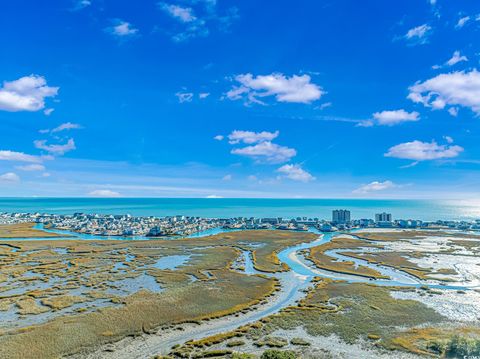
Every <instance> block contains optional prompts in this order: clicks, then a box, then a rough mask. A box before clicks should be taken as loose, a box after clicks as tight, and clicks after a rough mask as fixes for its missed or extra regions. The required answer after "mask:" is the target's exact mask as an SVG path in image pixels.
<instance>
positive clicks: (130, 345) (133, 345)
mask: <svg viewBox="0 0 480 359" xmlns="http://www.w3.org/2000/svg"><path fill="white" fill-rule="evenodd" d="M309 231H310V232H313V233H317V234H319V237H318V238H317V239H316V240H315V241H312V242H309V243H302V244H299V245H296V246H293V247H289V248H286V249H284V250H282V251H281V252H279V253H278V258H279V260H280V261H281V262H282V263H285V264H287V265H288V266H289V267H290V269H291V270H290V271H289V272H285V273H272V274H268V275H269V276H272V277H276V278H278V279H279V280H280V282H281V286H282V290H281V291H280V292H279V293H278V294H277V295H276V296H275V297H273V298H272V299H270V300H269V302H268V303H267V304H265V305H261V306H258V308H255V309H253V310H251V311H249V312H248V313H245V314H242V315H240V316H231V317H228V318H220V319H217V320H212V321H210V322H208V323H203V324H201V325H196V326H192V325H190V326H189V327H188V328H185V330H184V331H178V330H172V331H169V332H163V333H161V335H146V336H144V337H142V339H141V340H140V341H139V340H135V339H134V340H131V339H128V340H127V341H124V342H123V343H120V344H118V345H117V350H115V352H114V353H112V355H111V356H110V354H107V353H105V352H103V351H102V352H96V353H93V354H92V355H90V356H88V358H100V357H101V358H107V359H108V358H116V359H119V358H125V359H126V358H131V357H133V356H134V357H138V358H143V357H145V358H149V357H151V355H154V354H159V353H161V354H166V353H168V352H169V351H170V349H171V347H172V346H174V345H176V344H183V343H184V342H186V341H188V340H192V339H193V340H198V339H201V338H205V337H208V336H211V335H215V334H219V333H222V332H227V331H231V330H234V329H236V328H238V327H239V326H242V325H246V324H250V323H253V322H255V321H258V320H260V319H262V318H264V317H267V316H269V315H272V314H274V313H277V312H279V311H280V310H281V309H283V308H285V307H287V306H289V305H292V304H294V303H295V302H296V301H298V300H299V299H301V298H302V297H303V296H304V295H305V294H304V290H305V289H306V288H308V287H309V286H310V285H311V281H312V279H313V278H314V277H324V278H331V279H334V280H344V281H347V282H351V283H372V284H376V285H381V286H404V287H412V288H419V287H429V288H436V289H444V290H469V289H474V288H476V287H474V286H471V287H468V286H456V285H443V284H438V283H435V284H432V283H427V282H425V281H421V280H419V279H417V278H415V277H413V276H411V275H410V274H408V273H405V272H403V271H400V270H397V269H394V268H390V267H386V266H381V265H376V264H372V263H369V262H367V261H364V260H361V259H352V258H350V257H346V256H343V255H342V254H340V253H339V252H340V251H336V250H332V251H329V253H328V255H330V256H332V257H334V258H336V259H337V260H339V261H345V260H348V261H354V263H355V264H356V265H362V266H366V267H369V268H372V269H374V270H376V271H378V272H380V273H382V274H384V275H386V276H388V277H390V278H391V279H382V280H372V279H369V278H366V277H361V276H355V275H348V274H342V273H336V272H330V271H326V270H320V269H318V268H316V267H315V266H314V264H313V263H310V262H309V261H307V260H306V259H305V258H304V256H303V255H302V254H301V252H302V251H303V250H305V249H309V248H312V247H315V246H318V245H322V244H325V243H328V242H329V241H330V240H331V239H332V238H333V237H335V236H336V235H338V234H340V233H339V232H331V233H323V234H322V233H320V232H318V231H317V230H316V229H313V228H312V229H310V230H309ZM216 232H217V233H218V231H216ZM242 256H243V261H244V268H245V269H244V273H245V274H248V275H256V274H260V273H261V272H258V271H256V270H255V269H254V266H253V263H252V259H251V253H250V252H249V251H244V252H243V253H242ZM261 274H263V275H265V273H261Z"/></svg>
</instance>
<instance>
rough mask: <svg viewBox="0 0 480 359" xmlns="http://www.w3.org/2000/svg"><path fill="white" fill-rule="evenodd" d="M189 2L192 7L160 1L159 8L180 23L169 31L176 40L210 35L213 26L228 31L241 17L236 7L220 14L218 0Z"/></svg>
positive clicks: (182, 40) (180, 40) (194, 0)
mask: <svg viewBox="0 0 480 359" xmlns="http://www.w3.org/2000/svg"><path fill="white" fill-rule="evenodd" d="M187 2H189V3H190V5H192V7H190V6H180V5H176V4H169V3H166V2H159V3H158V8H159V9H160V10H162V11H163V12H164V13H165V14H167V15H168V16H170V17H171V18H172V19H174V20H175V22H176V23H177V25H179V26H176V27H174V29H173V31H169V32H170V35H171V39H172V40H173V41H174V42H184V41H188V40H190V39H193V38H196V37H205V36H208V35H209V34H210V28H212V27H216V28H218V29H220V30H223V31H227V30H228V28H229V27H230V25H231V23H232V22H233V21H234V20H235V19H237V18H238V17H239V16H238V9H237V8H236V7H230V8H228V9H226V10H225V12H224V13H223V14H219V12H218V9H217V1H216V0H203V1H197V0H191V1H187ZM194 7H195V8H194Z"/></svg>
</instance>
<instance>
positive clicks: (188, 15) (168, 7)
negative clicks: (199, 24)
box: [158, 2, 197, 23]
mask: <svg viewBox="0 0 480 359" xmlns="http://www.w3.org/2000/svg"><path fill="white" fill-rule="evenodd" d="M158 7H159V8H160V9H162V10H163V11H165V12H166V13H167V14H168V15H170V16H171V17H173V18H175V19H177V20H179V21H181V22H184V23H186V22H192V21H195V20H197V18H196V17H195V15H194V14H193V9H192V8H190V7H181V6H179V5H174V4H167V3H164V2H160V3H158Z"/></svg>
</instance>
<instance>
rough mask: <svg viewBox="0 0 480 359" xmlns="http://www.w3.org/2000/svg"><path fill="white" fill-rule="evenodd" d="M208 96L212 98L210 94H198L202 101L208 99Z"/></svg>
mask: <svg viewBox="0 0 480 359" xmlns="http://www.w3.org/2000/svg"><path fill="white" fill-rule="evenodd" d="M208 96H210V93H209V92H200V93H199V94H198V98H199V99H201V100H203V99H206V98H207V97H208Z"/></svg>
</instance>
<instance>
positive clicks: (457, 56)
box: [445, 50, 468, 66]
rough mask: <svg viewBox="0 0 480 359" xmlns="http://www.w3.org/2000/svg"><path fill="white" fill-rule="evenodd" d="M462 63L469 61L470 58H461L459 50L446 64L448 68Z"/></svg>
mask: <svg viewBox="0 0 480 359" xmlns="http://www.w3.org/2000/svg"><path fill="white" fill-rule="evenodd" d="M462 61H468V58H467V57H466V56H461V55H460V51H458V50H457V51H455V52H454V53H453V56H452V57H451V58H450V60H448V61H447V62H446V63H445V64H446V65H448V66H453V65H455V64H458V63H459V62H462Z"/></svg>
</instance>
